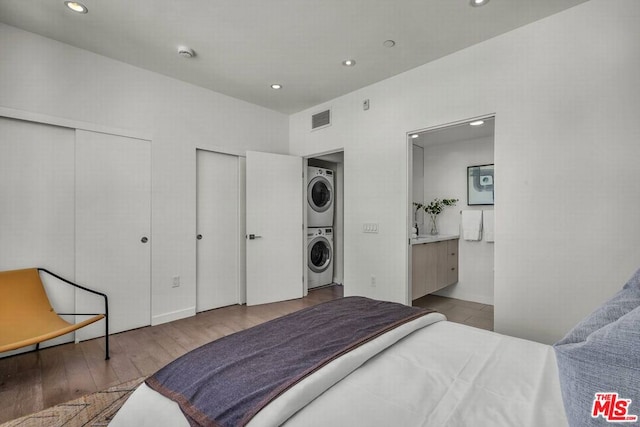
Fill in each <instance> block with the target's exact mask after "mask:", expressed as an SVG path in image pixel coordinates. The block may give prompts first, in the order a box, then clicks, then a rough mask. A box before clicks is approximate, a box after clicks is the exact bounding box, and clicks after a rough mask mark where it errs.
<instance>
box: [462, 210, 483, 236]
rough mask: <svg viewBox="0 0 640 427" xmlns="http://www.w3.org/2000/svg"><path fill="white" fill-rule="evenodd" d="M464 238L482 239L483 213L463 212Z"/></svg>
mask: <svg viewBox="0 0 640 427" xmlns="http://www.w3.org/2000/svg"><path fill="white" fill-rule="evenodd" d="M461 225H462V238H463V239H464V240H480V239H482V211H475V210H474V211H462V224H461Z"/></svg>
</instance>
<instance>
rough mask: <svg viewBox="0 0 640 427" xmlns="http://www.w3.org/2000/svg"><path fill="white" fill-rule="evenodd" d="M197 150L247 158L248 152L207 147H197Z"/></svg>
mask: <svg viewBox="0 0 640 427" xmlns="http://www.w3.org/2000/svg"><path fill="white" fill-rule="evenodd" d="M196 150H201V151H209V152H211V153H219V154H228V155H230V156H238V157H247V151H246V150H236V149H233V148H229V147H218V146H213V147H212V146H207V147H206V148H204V147H200V146H196Z"/></svg>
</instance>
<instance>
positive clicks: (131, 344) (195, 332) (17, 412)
mask: <svg viewBox="0 0 640 427" xmlns="http://www.w3.org/2000/svg"><path fill="white" fill-rule="evenodd" d="M342 294H343V292H342V286H330V287H325V288H321V289H315V290H313V291H310V292H309V295H308V296H307V297H305V298H302V299H298V300H291V301H284V302H280V303H274V304H264V305H258V306H252V307H247V306H243V305H234V306H230V307H224V308H219V309H216V310H210V311H207V312H203V313H199V314H198V315H196V316H193V317H190V318H187V319H182V320H177V321H175V322H170V323H165V324H162V325H158V326H149V327H146V328H140V329H135V330H133V331H127V332H122V333H119V334H114V335H111V336H110V340H109V343H110V347H111V359H110V360H108V361H105V360H104V339H103V338H99V339H95V340H89V341H84V342H82V343H79V344H63V345H59V346H56V347H50V348H46V349H43V350H40V351H37V352H31V353H25V354H20V355H17V356H11V357H6V358H3V359H0V423H2V422H5V421H8V420H12V419H14V418H18V417H21V416H23V415H27V414H31V413H33V412H37V411H40V410H42V409H44V408H48V407H50V406H53V405H56V404H58V403H62V402H66V401H68V400H72V399H75V398H78V397H80V396H83V395H86V394H89V393H93V392H95V391H98V390H104V389H106V388H108V387H111V386H114V385H117V384H120V383H123V382H125V381H129V380H132V379H136V378H140V377H143V376H148V375H151V374H153V373H154V372H156V371H157V370H158V369H160V368H161V367H163V366H164V365H166V364H167V363H169V362H170V361H172V360H174V359H175V358H177V357H179V356H181V355H183V354H184V353H186V352H188V351H190V350H192V349H194V348H196V347H199V346H201V345H203V344H205V343H207V342H209V341H212V340H214V339H217V338H220V337H222V336H225V335H228V334H231V333H233V332H237V331H240V330H243V329H246V328H249V327H251V326H254V325H257V324H259V323H262V322H265V321H267V320H271V319H274V318H276V317H280V316H283V315H285V314H288V313H291V312H294V311H296V310H299V309H301V308H304V307H308V306H311V305H315V304H318V303H320V302H324V301H329V300H332V299H336V298H340V297H342ZM413 305H416V306H422V307H429V308H433V309H435V310H437V311H440V312H441V313H444V314H445V315H446V316H447V318H448V319H449V320H451V321H454V322H459V323H466V324H469V325H471V326H475V327H480V328H484V329H492V328H493V306H489V305H484V304H478V303H474V302H469V301H460V300H455V299H451V298H444V297H438V296H435V295H427V296H426V297H423V298H420V299H417V300H415V301H414V304H413Z"/></svg>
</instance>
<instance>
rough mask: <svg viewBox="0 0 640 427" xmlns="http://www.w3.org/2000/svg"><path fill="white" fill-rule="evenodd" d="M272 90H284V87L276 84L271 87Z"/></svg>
mask: <svg viewBox="0 0 640 427" xmlns="http://www.w3.org/2000/svg"><path fill="white" fill-rule="evenodd" d="M271 89H282V85H279V84H278V83H274V84H272V85H271Z"/></svg>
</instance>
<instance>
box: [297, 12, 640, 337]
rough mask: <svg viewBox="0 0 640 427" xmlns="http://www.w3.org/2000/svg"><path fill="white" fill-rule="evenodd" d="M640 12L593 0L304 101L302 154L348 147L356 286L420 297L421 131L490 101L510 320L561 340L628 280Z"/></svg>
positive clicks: (349, 280)
mask: <svg viewBox="0 0 640 427" xmlns="http://www.w3.org/2000/svg"><path fill="white" fill-rule="evenodd" d="M638 22H640V2H638V1H637V0H591V1H589V2H586V3H583V4H581V5H579V6H576V7H574V8H571V9H568V10H566V11H564V12H562V13H559V14H557V15H554V16H552V17H549V18H546V19H544V20H541V21H538V22H535V23H533V24H531V25H528V26H526V27H523V28H520V29H518V30H515V31H512V32H510V33H507V34H504V35H502V36H499V37H496V38H494V39H491V40H489V41H487V42H484V43H481V44H478V45H476V46H474V47H471V48H469V49H465V50H462V51H460V52H457V53H455V54H453V55H450V56H447V57H445V58H442V59H440V60H438V61H435V62H432V63H430V64H427V65H424V66H422V67H418V68H416V69H413V70H411V71H409V72H406V73H404V74H401V75H398V76H395V77H393V78H390V79H387V80H384V81H382V82H379V83H376V84H374V85H371V86H369V87H366V88H363V89H361V90H358V91H355V92H352V93H351V94H348V95H345V96H343V97H340V98H337V99H334V100H333V101H331V102H329V103H326V104H323V105H321V106H316V107H314V108H312V109H309V110H307V111H303V112H300V113H297V114H294V115H292V116H291V118H290V146H291V148H290V149H291V152H292V153H297V154H301V155H304V154H307V153H317V152H326V151H331V150H332V149H337V148H341V147H344V156H345V165H346V167H345V189H344V194H345V283H344V284H345V293H346V294H348V295H349V294H350V295H353V294H360V295H368V296H372V297H377V298H384V299H388V300H394V301H402V302H407V278H408V271H407V259H408V245H407V229H408V226H409V223H408V215H407V207H408V204H409V202H410V201H409V198H408V195H407V180H408V178H407V159H408V155H407V154H408V153H407V149H408V144H407V136H406V132H408V131H413V130H417V129H424V128H430V127H435V126H438V125H442V124H446V123H452V122H456V121H459V120H462V119H469V118H473V117H477V116H482V115H486V114H490V113H495V114H496V131H495V163H496V165H500V168H499V169H498V170H496V180H497V182H500V188H499V194H500V198H499V200H498V201H497V202H496V203H497V204H496V206H495V213H496V230H495V232H496V233H495V237H496V243H495V292H494V294H495V329H496V330H497V331H499V332H504V333H507V334H512V335H516V336H520V337H525V338H531V339H535V340H539V341H542V342H547V343H550V342H553V341H555V340H557V339H558V338H560V337H561V336H562V335H563V334H564V333H565V332H567V330H569V329H570V328H571V327H572V326H573V325H574V324H575V323H576V322H577V321H578V320H579V319H580V318H581V317H583V316H584V315H586V314H587V313H588V312H589V311H591V310H592V309H593V308H594V307H595V306H597V305H598V304H599V303H601V302H602V301H603V300H605V299H607V298H608V297H609V296H611V295H612V294H613V293H614V292H615V291H616V290H617V289H619V288H620V286H621V285H622V284H623V283H624V282H625V281H626V280H627V278H628V277H629V276H630V275H631V274H632V273H633V271H634V270H635V269H636V267H638V264H639V261H638V260H640V245H638V243H637V242H638V240H639V238H640V221H638V220H637V212H638V210H639V208H640V186H639V185H638V184H637V173H636V168H637V159H638V158H640V144H638V141H639V139H640V121H639V120H638V119H637V118H638V116H639V115H640V85H638V80H637V76H638V74H639V72H640V49H638V46H637V41H638V40H640V26H639V25H637V24H638ZM395 48H396V49H401V48H402V45H401V43H399V44H398V46H396V47H395ZM367 98H368V99H370V101H371V108H370V110H368V111H363V110H362V109H361V102H362V100H363V99H367ZM324 107H331V108H332V121H333V123H332V126H330V127H328V128H326V129H323V130H321V131H315V132H310V131H309V129H308V127H309V121H310V119H309V115H310V114H311V113H313V112H316V111H319V110H320V109H321V108H324ZM364 222H378V223H379V224H380V233H379V234H364V233H362V223H364ZM371 275H375V276H377V279H378V280H377V285H376V286H375V287H374V286H372V285H371V283H370V277H371Z"/></svg>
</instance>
